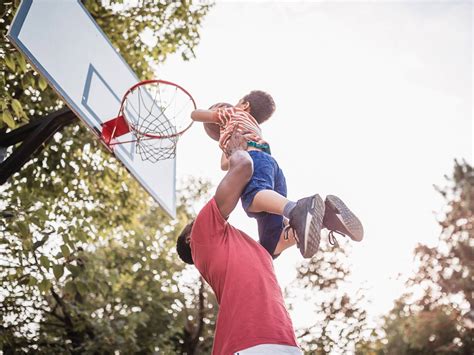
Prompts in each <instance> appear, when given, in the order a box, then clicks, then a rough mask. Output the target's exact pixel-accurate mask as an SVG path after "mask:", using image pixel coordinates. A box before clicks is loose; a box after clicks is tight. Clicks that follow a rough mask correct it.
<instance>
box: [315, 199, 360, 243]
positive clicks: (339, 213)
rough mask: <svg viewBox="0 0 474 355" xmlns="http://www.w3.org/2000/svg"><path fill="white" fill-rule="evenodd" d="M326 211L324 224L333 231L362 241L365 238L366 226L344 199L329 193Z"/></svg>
mask: <svg viewBox="0 0 474 355" xmlns="http://www.w3.org/2000/svg"><path fill="white" fill-rule="evenodd" d="M325 205H326V213H325V214H324V220H323V225H324V227H325V228H327V229H329V230H330V237H331V235H332V237H333V239H334V235H333V234H332V232H336V233H339V234H342V235H344V236H349V237H350V238H351V239H352V240H355V241H356V242H360V241H361V240H362V239H363V238H364V228H363V227H362V223H360V220H359V218H357V217H356V215H355V214H354V213H352V211H351V210H350V209H349V208H348V207H347V206H346V204H345V203H344V202H342V200H341V199H340V198H339V197H337V196H334V195H328V196H327V197H326V201H325Z"/></svg>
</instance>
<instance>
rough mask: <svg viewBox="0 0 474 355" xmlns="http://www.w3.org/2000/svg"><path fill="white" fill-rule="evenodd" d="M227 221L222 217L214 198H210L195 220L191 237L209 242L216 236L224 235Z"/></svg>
mask: <svg viewBox="0 0 474 355" xmlns="http://www.w3.org/2000/svg"><path fill="white" fill-rule="evenodd" d="M226 224H227V221H226V220H225V219H224V217H222V215H221V212H220V211H219V208H218V207H217V203H216V201H215V199H214V198H212V199H211V200H209V202H207V203H206V204H205V205H204V207H203V208H202V209H201V211H200V212H199V213H198V215H197V217H196V219H195V220H194V225H193V229H192V231H191V238H192V239H193V240H195V241H200V242H208V241H211V240H212V239H213V238H214V237H215V236H222V235H223V234H224V232H225V227H226Z"/></svg>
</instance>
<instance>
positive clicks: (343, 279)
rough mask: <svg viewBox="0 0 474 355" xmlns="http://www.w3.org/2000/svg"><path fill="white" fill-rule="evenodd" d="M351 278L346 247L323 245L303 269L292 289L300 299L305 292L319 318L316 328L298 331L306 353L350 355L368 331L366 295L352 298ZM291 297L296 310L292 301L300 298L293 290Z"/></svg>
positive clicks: (314, 324)
mask: <svg viewBox="0 0 474 355" xmlns="http://www.w3.org/2000/svg"><path fill="white" fill-rule="evenodd" d="M349 275H350V272H349V268H348V265H347V252H346V251H345V250H344V249H342V248H337V249H334V248H331V249H328V248H326V247H324V245H322V246H321V250H320V251H319V252H318V253H317V254H316V255H315V256H314V257H313V258H312V259H311V260H309V261H307V262H306V261H305V262H303V263H302V264H301V265H300V266H299V268H298V274H297V280H296V282H295V284H294V286H293V287H292V288H291V289H297V290H298V292H297V294H299V295H300V296H299V297H301V290H303V292H304V295H305V297H306V298H305V299H306V300H307V302H309V304H310V307H311V308H310V309H311V310H312V311H313V312H314V317H315V320H314V322H313V325H311V326H309V327H305V328H304V329H299V330H297V337H298V339H299V341H300V345H301V348H302V349H303V350H304V351H305V353H307V354H331V353H341V354H342V353H350V352H352V351H353V349H354V346H355V343H356V341H357V340H358V339H359V338H360V337H361V334H362V333H363V332H364V331H366V329H367V325H366V311H365V310H364V309H363V307H362V306H361V302H362V301H363V296H362V295H361V294H360V292H357V294H355V295H351V294H350V293H349V292H348V291H347V289H346V288H345V286H347V285H346V283H347V277H348V276H349ZM291 289H290V290H291ZM315 295H317V296H315ZM287 297H289V298H290V307H294V303H292V301H291V299H292V298H296V297H295V296H294V295H292V292H291V291H287Z"/></svg>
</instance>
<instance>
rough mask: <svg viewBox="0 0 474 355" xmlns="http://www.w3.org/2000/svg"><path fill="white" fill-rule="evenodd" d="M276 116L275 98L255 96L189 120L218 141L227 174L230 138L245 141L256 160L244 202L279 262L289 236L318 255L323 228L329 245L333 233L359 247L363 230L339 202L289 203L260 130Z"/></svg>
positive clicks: (261, 238)
mask: <svg viewBox="0 0 474 355" xmlns="http://www.w3.org/2000/svg"><path fill="white" fill-rule="evenodd" d="M274 111H275V102H274V100H273V98H272V97H271V96H270V95H269V94H268V93H266V92H263V91H258V90H255V91H252V92H250V93H249V94H247V95H245V96H244V97H243V98H242V99H241V100H240V101H239V102H238V103H237V104H236V105H235V106H232V105H230V104H224V103H221V104H216V105H213V106H211V107H210V108H209V109H208V110H195V111H193V112H192V113H191V118H192V119H193V120H194V121H198V122H203V123H204V126H205V129H206V131H207V133H208V135H209V136H210V137H211V138H213V139H215V140H218V141H219V147H220V148H221V149H222V151H223V155H222V161H221V166H222V169H223V170H227V159H226V158H228V151H227V143H228V141H229V139H230V137H231V136H232V134H233V133H235V132H238V134H241V135H242V136H243V137H244V138H245V141H246V142H247V146H246V147H243V148H244V149H245V150H247V151H248V153H249V155H250V157H251V158H252V161H253V176H252V178H251V180H250V182H249V183H248V184H247V186H246V187H245V189H244V191H243V193H242V195H241V201H242V207H243V208H244V210H245V212H246V213H247V215H248V216H249V217H253V218H256V220H257V224H258V233H259V242H260V244H261V245H262V246H263V247H264V248H265V249H266V250H267V251H268V252H269V253H270V255H271V256H272V257H273V258H275V257H277V256H278V255H279V254H280V253H279V251H280V250H281V248H278V250H277V245H279V242H280V240H282V238H283V239H288V232H290V230H291V232H293V233H292V235H293V236H294V238H295V240H296V244H297V246H298V248H299V250H300V252H301V254H302V255H303V257H304V258H311V257H312V256H313V255H314V254H315V253H316V252H317V251H318V248H319V243H320V239H321V237H320V234H321V230H322V229H323V228H327V229H329V230H330V231H331V232H330V242H331V238H332V240H334V236H333V234H332V233H333V232H336V233H339V234H343V235H348V236H349V237H350V238H351V239H352V240H355V241H361V240H362V238H363V228H362V224H361V223H360V221H359V219H358V218H357V217H356V216H355V215H354V214H353V213H352V212H351V211H350V210H349V208H347V206H346V205H345V204H344V202H342V200H341V199H339V198H338V197H336V196H334V195H328V196H327V197H326V199H325V201H324V202H323V199H322V198H321V197H320V196H319V195H318V194H315V195H313V196H309V197H305V198H302V199H300V200H298V201H296V202H294V201H290V200H288V199H287V197H286V196H287V187H286V181H285V176H284V175H283V172H282V170H281V169H280V167H279V166H278V163H277V161H276V160H275V158H274V157H273V156H272V155H271V152H270V146H269V144H268V142H266V141H265V140H264V139H263V136H262V131H261V129H260V124H262V123H263V122H265V121H267V120H268V119H269V118H270V117H271V116H272V114H273V113H274ZM284 217H285V218H286V219H288V224H287V225H285V222H286V220H284Z"/></svg>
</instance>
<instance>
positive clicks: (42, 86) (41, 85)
mask: <svg viewBox="0 0 474 355" xmlns="http://www.w3.org/2000/svg"><path fill="white" fill-rule="evenodd" d="M38 86H39V88H40V89H41V91H44V90H45V89H46V88H47V87H48V83H47V81H46V80H45V79H44V78H43V77H42V76H40V77H39V80H38Z"/></svg>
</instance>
